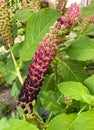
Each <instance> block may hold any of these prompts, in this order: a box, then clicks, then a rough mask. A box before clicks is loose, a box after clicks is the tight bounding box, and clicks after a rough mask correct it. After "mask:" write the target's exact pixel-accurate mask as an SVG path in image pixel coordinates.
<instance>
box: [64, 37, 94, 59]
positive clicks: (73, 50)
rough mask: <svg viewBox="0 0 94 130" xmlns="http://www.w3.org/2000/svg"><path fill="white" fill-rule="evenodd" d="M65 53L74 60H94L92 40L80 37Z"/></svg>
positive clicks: (93, 43)
mask: <svg viewBox="0 0 94 130" xmlns="http://www.w3.org/2000/svg"><path fill="white" fill-rule="evenodd" d="M66 52H67V54H68V55H69V56H70V57H71V58H73V59H76V60H81V61H86V60H91V59H94V40H91V39H90V38H88V37H82V38H80V39H78V40H76V41H74V42H73V44H71V46H70V47H69V48H68V50H67V51H66Z"/></svg>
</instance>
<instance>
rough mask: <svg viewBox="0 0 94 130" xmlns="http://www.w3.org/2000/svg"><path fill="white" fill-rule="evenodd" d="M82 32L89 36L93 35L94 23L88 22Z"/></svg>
mask: <svg viewBox="0 0 94 130" xmlns="http://www.w3.org/2000/svg"><path fill="white" fill-rule="evenodd" d="M84 34H85V35H86V36H89V37H90V36H92V37H94V24H90V25H89V26H88V27H87V28H86V30H85V31H84Z"/></svg>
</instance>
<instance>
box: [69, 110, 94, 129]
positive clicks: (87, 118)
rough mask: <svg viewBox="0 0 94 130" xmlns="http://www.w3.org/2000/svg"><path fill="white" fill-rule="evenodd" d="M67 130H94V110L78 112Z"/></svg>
mask: <svg viewBox="0 0 94 130" xmlns="http://www.w3.org/2000/svg"><path fill="white" fill-rule="evenodd" d="M69 130H94V110H90V111H86V112H82V113H80V114H79V115H78V116H77V118H76V119H75V121H74V122H73V124H72V127H71V128H70V129H69Z"/></svg>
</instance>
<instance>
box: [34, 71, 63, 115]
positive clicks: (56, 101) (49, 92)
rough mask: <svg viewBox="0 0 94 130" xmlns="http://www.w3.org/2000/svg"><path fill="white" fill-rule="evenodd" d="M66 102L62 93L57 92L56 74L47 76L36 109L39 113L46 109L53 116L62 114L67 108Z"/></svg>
mask: <svg viewBox="0 0 94 130" xmlns="http://www.w3.org/2000/svg"><path fill="white" fill-rule="evenodd" d="M64 103H65V100H64V98H63V96H62V95H61V93H60V92H59V91H58V90H57V86H56V83H55V80H54V74H53V73H52V74H51V75H48V76H45V79H44V82H43V85H42V86H41V90H40V92H39V94H38V96H37V101H36V105H35V109H36V111H37V113H40V109H41V108H44V109H46V110H47V111H48V112H49V113H50V112H52V114H53V115H56V114H57V113H61V111H63V110H64V109H63V108H64V107H62V106H63V105H64V106H65V104H64Z"/></svg>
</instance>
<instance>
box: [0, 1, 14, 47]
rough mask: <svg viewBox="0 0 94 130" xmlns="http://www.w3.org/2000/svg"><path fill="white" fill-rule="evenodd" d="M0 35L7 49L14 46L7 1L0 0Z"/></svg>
mask: <svg viewBox="0 0 94 130" xmlns="http://www.w3.org/2000/svg"><path fill="white" fill-rule="evenodd" d="M0 31H1V32H0V33H1V35H2V37H3V43H4V45H5V47H6V49H8V48H10V47H11V46H12V45H13V36H12V26H11V19H10V14H9V10H8V7H7V3H6V0H0Z"/></svg>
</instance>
